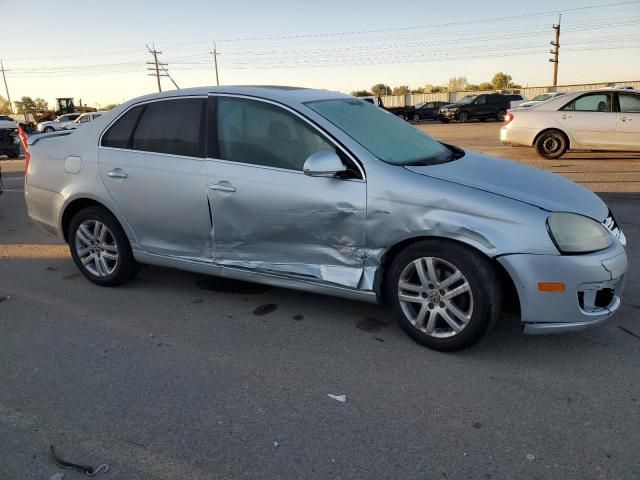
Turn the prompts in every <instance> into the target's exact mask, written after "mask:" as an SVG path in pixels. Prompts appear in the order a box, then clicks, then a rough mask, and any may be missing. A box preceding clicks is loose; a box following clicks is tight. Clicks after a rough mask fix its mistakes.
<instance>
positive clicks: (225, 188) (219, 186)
mask: <svg viewBox="0 0 640 480" xmlns="http://www.w3.org/2000/svg"><path fill="white" fill-rule="evenodd" d="M209 188H210V189H211V190H218V191H219V192H227V193H233V192H235V191H236V187H234V186H233V185H229V184H224V183H212V184H211V185H209Z"/></svg>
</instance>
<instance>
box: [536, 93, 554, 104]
mask: <svg viewBox="0 0 640 480" xmlns="http://www.w3.org/2000/svg"><path fill="white" fill-rule="evenodd" d="M550 98H551V94H550V93H544V94H542V95H536V96H535V97H534V98H533V101H534V102H544V101H545V100H549V99H550Z"/></svg>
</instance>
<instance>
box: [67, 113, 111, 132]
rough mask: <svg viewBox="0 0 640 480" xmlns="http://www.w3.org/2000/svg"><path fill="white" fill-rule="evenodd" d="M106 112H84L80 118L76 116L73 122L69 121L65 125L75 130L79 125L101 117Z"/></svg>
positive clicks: (68, 128)
mask: <svg viewBox="0 0 640 480" xmlns="http://www.w3.org/2000/svg"><path fill="white" fill-rule="evenodd" d="M103 113H104V112H91V113H83V114H82V115H80V116H79V117H78V118H76V119H75V120H74V121H73V122H71V123H67V124H66V125H65V126H64V129H65V130H75V129H76V128H78V127H79V126H81V125H83V124H86V123H89V122H92V121H94V120H95V119H96V118H98V117H100V116H101V115H102V114H103Z"/></svg>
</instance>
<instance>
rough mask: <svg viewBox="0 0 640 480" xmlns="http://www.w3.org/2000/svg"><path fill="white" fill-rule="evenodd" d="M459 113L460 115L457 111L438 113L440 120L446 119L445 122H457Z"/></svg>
mask: <svg viewBox="0 0 640 480" xmlns="http://www.w3.org/2000/svg"><path fill="white" fill-rule="evenodd" d="M457 113H458V111H457V110H445V111H442V110H440V111H439V112H438V118H440V119H445V120H455V119H456V114H457Z"/></svg>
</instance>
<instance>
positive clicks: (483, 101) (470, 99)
mask: <svg viewBox="0 0 640 480" xmlns="http://www.w3.org/2000/svg"><path fill="white" fill-rule="evenodd" d="M510 103H511V101H510V100H509V99H508V98H507V97H506V95H502V94H500V93H484V94H482V95H465V96H464V97H462V98H461V99H460V100H458V101H457V102H455V103H451V104H449V105H445V106H444V107H442V108H441V109H440V112H439V113H438V118H439V119H440V121H441V122H443V123H448V122H450V121H451V120H457V121H458V122H460V123H466V122H468V121H469V120H473V119H478V120H486V119H488V118H493V119H496V120H500V121H502V120H504V116H505V114H506V113H507V110H509V108H510Z"/></svg>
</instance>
